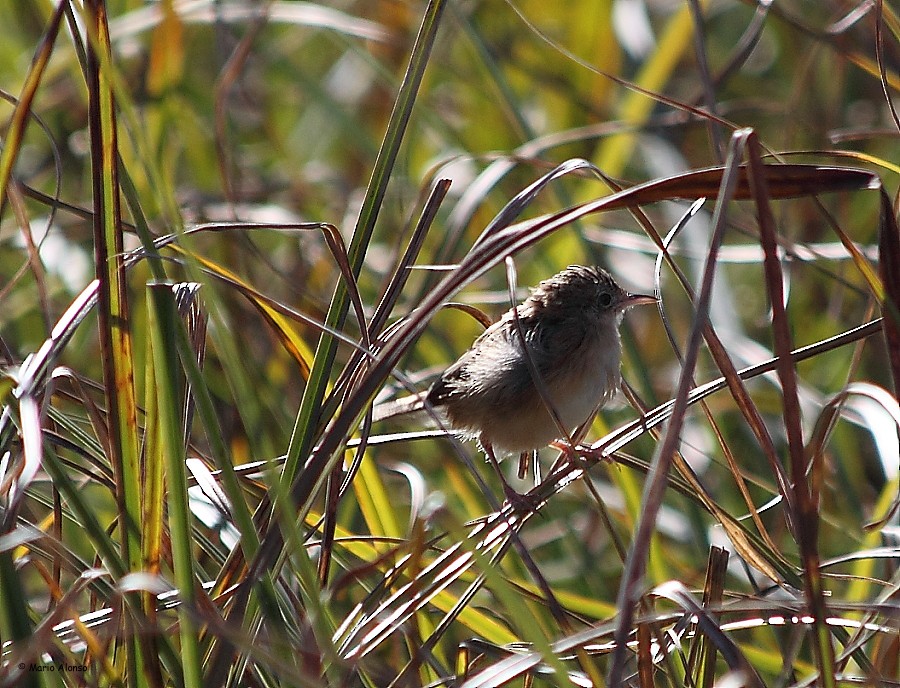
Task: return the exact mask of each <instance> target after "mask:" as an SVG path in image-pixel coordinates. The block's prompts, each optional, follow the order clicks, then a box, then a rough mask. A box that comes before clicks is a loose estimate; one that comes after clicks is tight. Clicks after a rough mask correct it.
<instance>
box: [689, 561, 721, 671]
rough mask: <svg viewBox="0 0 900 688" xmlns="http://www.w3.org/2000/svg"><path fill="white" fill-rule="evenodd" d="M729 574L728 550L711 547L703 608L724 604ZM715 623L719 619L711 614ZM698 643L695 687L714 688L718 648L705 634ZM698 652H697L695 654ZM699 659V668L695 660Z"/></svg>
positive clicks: (695, 645) (693, 664)
mask: <svg viewBox="0 0 900 688" xmlns="http://www.w3.org/2000/svg"><path fill="white" fill-rule="evenodd" d="M727 573H728V550H727V549H724V548H722V547H710V548H709V558H708V559H707V562H706V579H705V584H704V586H703V602H702V605H703V608H704V609H710V608H715V607H718V606H719V605H721V604H722V594H723V592H724V591H725V576H726V575H727ZM710 615H711V616H712V617H713V619H714V620H715V621H717V622H718V617H717V616H716V615H715V614H712V613H710ZM697 640H698V642H696V643H695V644H694V645H692V646H691V659H690V660H689V666H691V667H696V668H697V670H698V674H699V679H700V680H695V681H694V685H696V686H699V688H712V686H713V683H714V682H715V677H716V646H715V644H714V643H713V642H712V641H711V640H710V638H709V636H708V635H706V634H705V633H699V634H698V638H697ZM695 651H696V652H695ZM695 657H697V658H699V666H698V665H697V664H695V662H694V658H695Z"/></svg>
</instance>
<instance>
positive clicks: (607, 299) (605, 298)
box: [600, 292, 612, 308]
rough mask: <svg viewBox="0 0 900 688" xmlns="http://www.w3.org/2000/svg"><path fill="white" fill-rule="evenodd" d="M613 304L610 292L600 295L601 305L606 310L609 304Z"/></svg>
mask: <svg viewBox="0 0 900 688" xmlns="http://www.w3.org/2000/svg"><path fill="white" fill-rule="evenodd" d="M611 303H612V294H610V293H608V292H603V293H602V294H600V305H601V306H603V307H604V308H606V307H607V306H608V305H609V304H611Z"/></svg>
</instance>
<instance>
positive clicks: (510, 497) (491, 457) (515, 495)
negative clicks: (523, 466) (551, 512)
mask: <svg viewBox="0 0 900 688" xmlns="http://www.w3.org/2000/svg"><path fill="white" fill-rule="evenodd" d="M479 444H480V445H481V448H482V450H484V455H485V456H486V457H487V460H488V463H490V464H491V466H492V467H493V468H494V471H495V472H496V473H497V477H498V478H500V483H501V484H502V485H503V495H504V496H505V497H506V501H507V502H509V504H510V506H512V508H513V509H514V510H515V511H531V510H533V509H534V506H535V503H534V500H532V499H531V498H529V497H528V495H523V494H521V493H520V492H517V491H516V489H515V488H514V487H513V486H512V485H510V484H509V482H508V481H507V480H506V476H505V475H503V469H502V468H500V462H499V461H498V460H497V456H496V455H495V454H494V448H493V447H492V446H491V443H490V442H487V441H485V440H484V439H482V440H480V441H479ZM523 456H524V454H523Z"/></svg>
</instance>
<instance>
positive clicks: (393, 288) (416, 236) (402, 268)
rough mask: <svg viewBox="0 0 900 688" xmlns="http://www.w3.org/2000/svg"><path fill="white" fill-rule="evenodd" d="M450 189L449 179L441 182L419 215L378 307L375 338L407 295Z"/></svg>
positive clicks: (373, 318)
mask: <svg viewBox="0 0 900 688" xmlns="http://www.w3.org/2000/svg"><path fill="white" fill-rule="evenodd" d="M449 190H450V180H449V179H439V180H438V181H437V182H436V183H435V185H434V188H433V189H432V190H431V193H430V195H429V196H428V201H427V202H426V203H425V207H424V208H423V210H422V214H421V215H420V216H419V221H418V222H416V226H415V228H414V229H413V234H412V237H410V240H409V243H408V244H407V246H406V251H404V253H403V256H402V257H401V258H400V260H399V262H398V263H397V267H396V269H395V270H394V274H393V275H391V279H390V281H389V282H388V285H387V287H386V288H385V290H384V294H382V296H381V300H380V301H379V302H378V306H377V307H376V308H375V313H374V315H373V316H372V321H371V323H370V324H369V328H370V329H371V332H372V336H373V337H378V336H379V335H380V334H381V332H382V330H383V329H384V326H385V324H386V323H387V320H388V317H389V316H390V314H391V311H392V310H393V308H394V306H395V305H396V303H397V299H398V298H400V294H401V293H403V287H405V286H406V282H407V281H408V280H409V274H410V269H411V268H412V265H413V264H414V263H415V262H416V259H417V258H418V256H419V252H420V251H421V250H422V246H423V245H424V243H425V237H426V236H427V235H428V230H429V229H431V225H432V224H433V223H434V219H435V217H437V212H438V209H439V208H440V207H441V203H443V201H444V198H445V197H446V196H447V192H448V191H449Z"/></svg>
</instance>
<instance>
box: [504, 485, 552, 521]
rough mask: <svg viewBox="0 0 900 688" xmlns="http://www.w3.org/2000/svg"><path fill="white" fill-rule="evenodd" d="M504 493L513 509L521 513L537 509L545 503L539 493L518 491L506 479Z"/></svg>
mask: <svg viewBox="0 0 900 688" xmlns="http://www.w3.org/2000/svg"><path fill="white" fill-rule="evenodd" d="M503 495H504V496H505V497H506V501H507V502H508V503H509V505H510V506H511V507H512V509H513V511H514V512H516V513H519V514H524V513H531V512H534V511H537V509H538V507H540V505H541V504H542V503H543V500H542V499H541V498H540V497H538V496H537V495H532V494H528V493H525V494H522V493H521V492H516V490H515V488H513V486H512V485H510V484H509V483H508V482H506V480H503Z"/></svg>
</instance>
